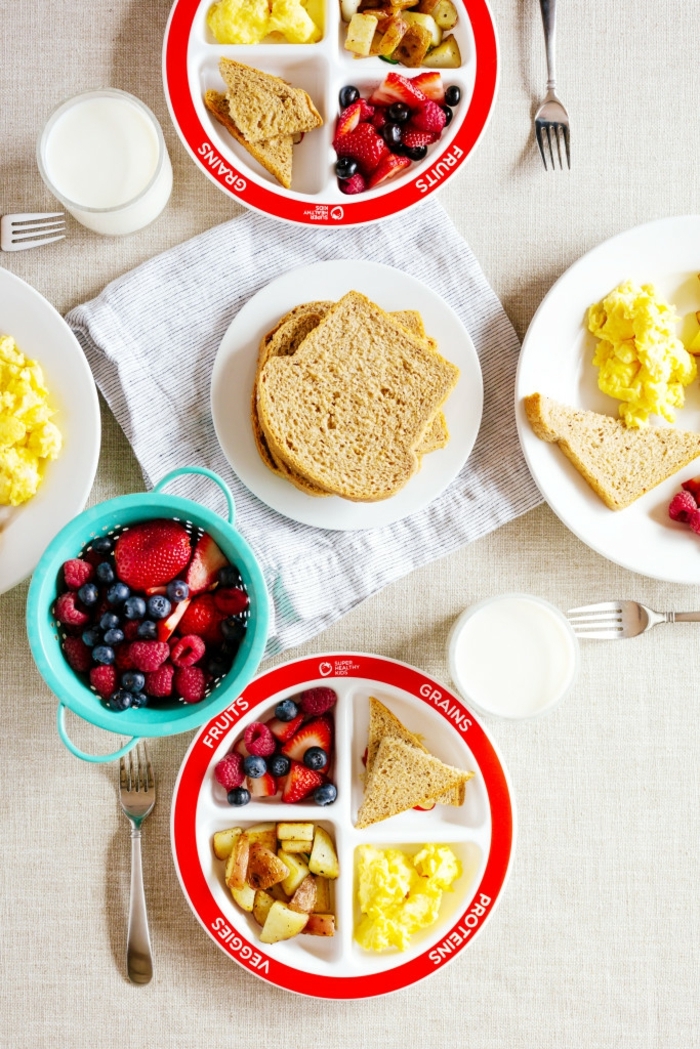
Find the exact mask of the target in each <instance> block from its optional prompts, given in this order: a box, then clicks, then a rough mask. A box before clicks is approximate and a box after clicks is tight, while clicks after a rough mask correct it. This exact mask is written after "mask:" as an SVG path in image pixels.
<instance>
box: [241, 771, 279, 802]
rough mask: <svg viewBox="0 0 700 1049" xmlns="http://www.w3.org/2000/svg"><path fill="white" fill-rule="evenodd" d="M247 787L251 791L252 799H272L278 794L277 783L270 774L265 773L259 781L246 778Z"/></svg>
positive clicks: (249, 777)
mask: <svg viewBox="0 0 700 1049" xmlns="http://www.w3.org/2000/svg"><path fill="white" fill-rule="evenodd" d="M245 785H246V787H247V788H248V790H249V791H250V796H251V798H271V797H272V796H273V794H276V793H277V781H276V779H275V777H274V776H273V775H272V774H271V773H269V772H264V773H263V774H262V776H258V778H257V779H253V777H252V776H246V778H245Z"/></svg>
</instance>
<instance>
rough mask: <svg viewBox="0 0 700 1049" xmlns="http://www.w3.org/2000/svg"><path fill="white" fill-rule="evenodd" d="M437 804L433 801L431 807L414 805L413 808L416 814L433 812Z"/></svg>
mask: <svg viewBox="0 0 700 1049" xmlns="http://www.w3.org/2000/svg"><path fill="white" fill-rule="evenodd" d="M436 804H437V803H436V802H434V801H432V802H431V803H430V805H414V806H413V808H414V809H415V810H416V812H432V810H433V809H434V808H435V805H436Z"/></svg>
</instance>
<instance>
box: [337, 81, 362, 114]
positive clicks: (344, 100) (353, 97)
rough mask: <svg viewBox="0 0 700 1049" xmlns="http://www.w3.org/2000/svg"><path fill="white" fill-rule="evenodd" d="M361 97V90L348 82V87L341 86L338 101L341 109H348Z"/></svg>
mask: <svg viewBox="0 0 700 1049" xmlns="http://www.w3.org/2000/svg"><path fill="white" fill-rule="evenodd" d="M359 97H360V92H359V91H358V90H357V88H356V87H354V86H353V85H352V84H348V85H347V87H341V89H340V93H339V95H338V101H339V102H340V108H341V109H347V108H348V106H351V105H352V104H353V102H357V100H358V98H359Z"/></svg>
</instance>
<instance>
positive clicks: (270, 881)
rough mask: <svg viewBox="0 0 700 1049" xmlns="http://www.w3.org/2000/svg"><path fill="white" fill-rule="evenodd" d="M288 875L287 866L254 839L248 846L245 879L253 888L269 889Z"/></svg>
mask: <svg viewBox="0 0 700 1049" xmlns="http://www.w3.org/2000/svg"><path fill="white" fill-rule="evenodd" d="M288 877H289V867H288V866H287V864H286V863H285V862H284V861H283V860H281V859H280V858H279V856H276V855H275V853H274V852H272V850H271V849H268V848H267V847H266V846H265V845H261V844H260V842H259V841H254V842H253V844H252V845H251V846H250V856H249V859H248V874H247V876H246V880H247V882H248V884H249V885H251V886H252V887H253V888H254V889H269V888H270V886H271V885H277V883H278V882H281V881H284V879H285V878H288Z"/></svg>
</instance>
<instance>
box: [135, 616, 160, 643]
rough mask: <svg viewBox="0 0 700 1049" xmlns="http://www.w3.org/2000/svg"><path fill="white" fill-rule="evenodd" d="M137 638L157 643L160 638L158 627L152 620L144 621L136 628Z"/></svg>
mask: <svg viewBox="0 0 700 1049" xmlns="http://www.w3.org/2000/svg"><path fill="white" fill-rule="evenodd" d="M136 636H137V637H138V638H140V639H141V640H142V641H155V640H156V638H157V637H158V627H157V626H156V625H155V623H154V622H153V620H152V619H144V621H143V623H139V625H138V627H137V628H136Z"/></svg>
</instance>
